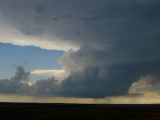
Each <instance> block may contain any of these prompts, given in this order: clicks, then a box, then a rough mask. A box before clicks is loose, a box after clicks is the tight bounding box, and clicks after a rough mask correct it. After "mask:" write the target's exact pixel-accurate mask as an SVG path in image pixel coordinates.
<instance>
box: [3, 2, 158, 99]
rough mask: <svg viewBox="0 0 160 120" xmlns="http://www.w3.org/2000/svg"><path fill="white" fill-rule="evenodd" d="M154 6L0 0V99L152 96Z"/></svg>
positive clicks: (155, 53)
mask: <svg viewBox="0 0 160 120" xmlns="http://www.w3.org/2000/svg"><path fill="white" fill-rule="evenodd" d="M159 5H160V1H159V0H152V1H151V0H129V1H128V0H121V1H120V0H45V1H44V0H14V1H13V0H0V43H1V44H0V94H1V93H2V94H21V95H32V96H41V97H44V96H47V97H48V96H51V97H78V98H104V97H111V96H115V97H118V96H125V98H126V96H127V98H128V95H129V96H130V94H131V96H132V98H133V97H134V96H136V97H137V96H138V99H140V98H141V97H139V96H141V95H142V97H143V98H144V95H147V97H148V95H151V96H152V95H154V96H159V93H160V81H159V78H160V76H159V72H160V14H159V13H160V7H159ZM33 81H34V82H33Z"/></svg>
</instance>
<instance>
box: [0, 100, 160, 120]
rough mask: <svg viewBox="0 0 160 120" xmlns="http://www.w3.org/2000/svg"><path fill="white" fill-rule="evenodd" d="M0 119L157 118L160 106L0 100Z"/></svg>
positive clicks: (119, 119)
mask: <svg viewBox="0 0 160 120" xmlns="http://www.w3.org/2000/svg"><path fill="white" fill-rule="evenodd" d="M0 119H3V120H5V119H21V120H23V119H28V120H84V119H86V120H112V119H117V120H159V119H160V105H102V104H56V103H52V104H49V103H46V104H45V103H43V104H41V103H0Z"/></svg>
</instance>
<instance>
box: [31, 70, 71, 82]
mask: <svg viewBox="0 0 160 120" xmlns="http://www.w3.org/2000/svg"><path fill="white" fill-rule="evenodd" d="M31 74H34V75H48V76H50V77H53V76H54V77H55V79H57V80H60V81H61V80H64V79H65V78H67V77H68V76H69V73H68V72H67V71H65V70H63V69H60V70H57V69H52V70H33V71H31Z"/></svg>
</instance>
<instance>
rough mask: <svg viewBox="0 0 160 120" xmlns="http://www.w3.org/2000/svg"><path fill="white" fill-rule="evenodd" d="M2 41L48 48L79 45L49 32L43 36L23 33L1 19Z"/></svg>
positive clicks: (71, 47)
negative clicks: (52, 35) (55, 36)
mask: <svg viewBox="0 0 160 120" xmlns="http://www.w3.org/2000/svg"><path fill="white" fill-rule="evenodd" d="M0 26H1V27H0V42H1V43H11V44H13V45H20V46H35V47H40V48H42V49H47V50H64V51H67V50H70V49H73V50H77V49H78V48H79V47H78V46H76V45H75V44H73V43H71V42H69V41H65V40H62V39H59V38H54V37H49V36H48V35H47V34H44V35H41V36H29V35H25V34H23V33H22V32H21V31H19V30H18V29H16V28H14V27H12V26H11V25H10V24H7V23H5V21H4V20H1V21H0Z"/></svg>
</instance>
